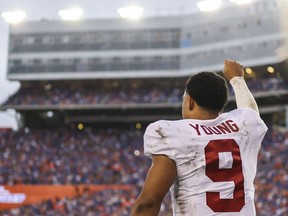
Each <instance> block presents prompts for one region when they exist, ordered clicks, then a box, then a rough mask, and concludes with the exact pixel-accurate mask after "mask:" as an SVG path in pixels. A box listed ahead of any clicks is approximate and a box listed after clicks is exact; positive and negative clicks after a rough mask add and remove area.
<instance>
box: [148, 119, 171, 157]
mask: <svg viewBox="0 0 288 216" xmlns="http://www.w3.org/2000/svg"><path fill="white" fill-rule="evenodd" d="M168 130H169V129H168V128H165V127H164V126H163V122H162V121H157V122H154V123H152V124H150V125H149V126H148V127H147V129H146V131H145V134H144V154H145V155H146V156H148V157H150V158H152V156H153V155H166V156H167V157H169V158H170V159H172V160H174V161H175V149H173V147H172V146H171V143H170V142H169V137H170V136H171V135H170V134H169V132H168Z"/></svg>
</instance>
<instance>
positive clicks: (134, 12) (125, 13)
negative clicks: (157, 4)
mask: <svg viewBox="0 0 288 216" xmlns="http://www.w3.org/2000/svg"><path fill="white" fill-rule="evenodd" d="M143 11H144V10H143V8H142V7H139V6H129V7H123V8H118V10H117V13H118V14H119V15H120V16H121V17H122V18H127V19H132V20H137V19H139V18H140V17H141V15H142V14H143Z"/></svg>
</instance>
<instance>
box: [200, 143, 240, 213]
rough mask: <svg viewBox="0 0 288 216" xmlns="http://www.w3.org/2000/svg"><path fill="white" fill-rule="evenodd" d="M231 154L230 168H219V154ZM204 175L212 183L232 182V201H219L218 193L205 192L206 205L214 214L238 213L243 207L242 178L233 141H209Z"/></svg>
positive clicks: (236, 146)
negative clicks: (233, 186)
mask: <svg viewBox="0 0 288 216" xmlns="http://www.w3.org/2000/svg"><path fill="white" fill-rule="evenodd" d="M221 152H231V154H232V158H233V162H232V167H231V168H228V169H227V168H225V169H223V168H221V169H220V168H219V161H220V160H219V153H221ZM205 159H206V168H205V174H206V175H207V176H208V177H209V178H210V179H211V180H212V181H213V182H224V181H233V182H234V185H235V188H234V191H233V198H232V199H226V198H225V199H221V198H220V192H206V202H207V205H208V206H209V207H210V208H211V209H212V210H213V211H214V212H240V211H241V209H242V208H243V206H244V205H245V194H244V176H243V172H242V160H241V155H240V149H239V146H238V144H237V143H236V141H235V140H234V139H221V140H211V141H210V142H209V143H208V144H207V146H206V147H205Z"/></svg>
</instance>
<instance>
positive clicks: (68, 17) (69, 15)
mask: <svg viewBox="0 0 288 216" xmlns="http://www.w3.org/2000/svg"><path fill="white" fill-rule="evenodd" d="M58 15H59V16H60V17H61V19H62V20H64V21H76V20H79V19H80V18H81V16H82V15H83V10H82V9H80V8H70V9H66V10H60V11H59V12H58Z"/></svg>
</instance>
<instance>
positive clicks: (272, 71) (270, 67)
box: [267, 66, 275, 73]
mask: <svg viewBox="0 0 288 216" xmlns="http://www.w3.org/2000/svg"><path fill="white" fill-rule="evenodd" d="M267 71H268V72H269V73H274V72H275V69H274V68H273V67H272V66H269V67H267Z"/></svg>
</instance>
